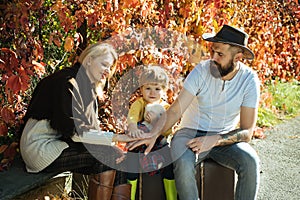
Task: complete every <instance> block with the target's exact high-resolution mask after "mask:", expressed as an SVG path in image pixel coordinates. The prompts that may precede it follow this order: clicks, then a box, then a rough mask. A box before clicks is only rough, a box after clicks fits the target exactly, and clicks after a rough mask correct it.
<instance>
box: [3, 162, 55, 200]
mask: <svg viewBox="0 0 300 200" xmlns="http://www.w3.org/2000/svg"><path fill="white" fill-rule="evenodd" d="M57 175H58V174H57V173H37V174H34V173H28V172H26V171H25V164H24V163H23V161H22V159H21V158H19V157H18V158H16V159H15V160H14V162H13V164H12V166H11V167H10V168H9V170H8V171H4V172H0V199H1V200H9V199H13V198H15V197H17V196H18V195H21V194H23V193H26V192H28V191H30V190H31V189H34V188H36V187H39V186H41V185H43V184H44V183H45V182H47V181H48V180H50V179H51V178H53V177H55V176H57Z"/></svg>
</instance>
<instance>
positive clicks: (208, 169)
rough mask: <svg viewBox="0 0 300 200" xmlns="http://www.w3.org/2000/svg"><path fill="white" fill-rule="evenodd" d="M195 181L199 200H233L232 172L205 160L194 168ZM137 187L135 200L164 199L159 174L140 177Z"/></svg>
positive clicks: (233, 173)
mask: <svg viewBox="0 0 300 200" xmlns="http://www.w3.org/2000/svg"><path fill="white" fill-rule="evenodd" d="M196 180H197V186H198V191H199V197H200V199H201V200H233V199H234V187H235V172H234V171H233V170H231V169H229V168H226V167H223V166H221V165H219V164H218V163H216V162H215V161H213V160H211V159H207V160H204V161H203V162H201V163H200V164H199V165H197V166H196ZM140 181H141V182H140ZM138 185H139V186H140V187H138V188H137V193H136V200H153V199H155V200H165V199H166V198H165V191H164V185H163V181H162V178H161V176H160V175H159V174H158V175H154V176H149V175H148V174H147V173H144V174H142V175H140V178H139V183H138ZM180 200H181V199H180ZM183 200H184V199H183Z"/></svg>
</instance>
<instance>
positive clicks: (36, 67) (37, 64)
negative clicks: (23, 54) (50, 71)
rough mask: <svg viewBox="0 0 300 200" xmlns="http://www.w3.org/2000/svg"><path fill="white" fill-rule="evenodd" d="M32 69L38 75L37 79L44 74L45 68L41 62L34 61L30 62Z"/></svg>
mask: <svg viewBox="0 0 300 200" xmlns="http://www.w3.org/2000/svg"><path fill="white" fill-rule="evenodd" d="M32 64H33V69H34V70H35V72H36V73H37V74H38V76H39V77H41V76H42V75H44V74H45V73H46V70H45V66H46V64H45V63H43V62H37V61H35V60H33V61H32Z"/></svg>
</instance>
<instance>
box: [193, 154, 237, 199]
mask: <svg viewBox="0 0 300 200" xmlns="http://www.w3.org/2000/svg"><path fill="white" fill-rule="evenodd" d="M196 171H197V173H196V180H197V185H198V191H199V197H200V199H201V200H233V199H234V187H235V172H234V171H233V170H231V169H229V168H226V167H223V166H221V165H219V164H218V163H216V162H215V161H213V160H211V159H207V160H204V161H203V162H201V163H200V164H199V165H197V166H196Z"/></svg>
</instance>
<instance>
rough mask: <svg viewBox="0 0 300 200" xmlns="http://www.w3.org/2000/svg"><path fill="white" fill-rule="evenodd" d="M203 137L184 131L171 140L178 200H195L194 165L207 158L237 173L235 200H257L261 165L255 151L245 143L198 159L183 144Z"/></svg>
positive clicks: (194, 131) (222, 147) (219, 149)
mask: <svg viewBox="0 0 300 200" xmlns="http://www.w3.org/2000/svg"><path fill="white" fill-rule="evenodd" d="M206 134H207V133H206V132H203V131H197V130H193V129H187V128H184V129H181V130H179V131H177V133H176V134H175V136H174V138H173V139H172V142H171V154H172V158H173V160H174V175H175V182H176V187H177V192H178V194H179V198H180V199H182V200H197V199H198V189H197V183H196V179H195V174H196V169H195V165H196V164H198V163H199V162H201V161H202V160H204V159H206V158H211V159H213V160H214V161H216V162H217V163H219V164H221V165H223V166H225V167H228V168H230V169H232V170H235V171H236V173H237V175H238V182H237V185H236V191H235V200H254V199H256V196H257V192H258V186H259V173H260V170H259V162H260V161H259V158H258V155H257V153H256V151H255V150H254V149H253V148H252V147H251V146H250V145H249V144H248V143H245V142H240V143H236V144H232V145H228V146H220V147H214V148H212V149H211V150H210V151H208V152H204V153H201V154H199V155H198V158H197V157H196V155H195V153H194V152H193V151H191V150H190V149H188V148H187V147H186V143H187V142H188V141H189V140H190V139H192V138H195V137H200V136H204V135H206ZM196 159H197V160H196ZM216 192H218V191H216Z"/></svg>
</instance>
